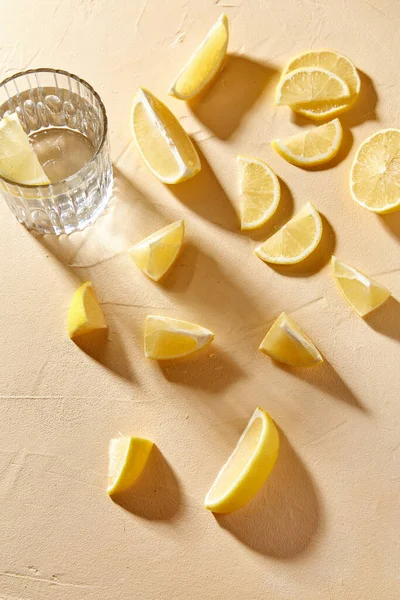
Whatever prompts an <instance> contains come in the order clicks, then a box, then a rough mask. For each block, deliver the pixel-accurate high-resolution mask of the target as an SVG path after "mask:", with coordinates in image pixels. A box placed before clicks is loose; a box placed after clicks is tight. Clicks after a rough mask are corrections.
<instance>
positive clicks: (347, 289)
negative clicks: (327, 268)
mask: <svg viewBox="0 0 400 600" xmlns="http://www.w3.org/2000/svg"><path fill="white" fill-rule="evenodd" d="M331 264H332V272H333V277H334V279H335V282H336V284H337V286H338V288H339V290H340V292H341V293H342V295H343V297H344V298H345V300H347V302H348V303H349V304H350V306H351V307H352V308H353V309H354V310H355V311H356V313H357V314H358V315H360V317H365V316H366V315H368V314H369V313H370V312H372V311H373V310H375V309H376V308H378V307H379V306H381V305H382V304H383V303H384V302H386V300H387V299H388V298H389V297H390V296H391V293H390V291H389V290H388V289H387V288H385V287H384V286H383V285H381V284H380V283H378V282H377V281H375V279H372V278H371V277H368V276H367V275H365V274H364V273H362V272H361V271H358V269H355V268H354V267H350V265H346V263H344V262H343V261H341V260H339V259H337V258H336V256H332V259H331Z"/></svg>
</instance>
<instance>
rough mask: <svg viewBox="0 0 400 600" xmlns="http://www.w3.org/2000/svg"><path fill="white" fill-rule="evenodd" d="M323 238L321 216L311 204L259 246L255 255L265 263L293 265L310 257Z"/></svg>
mask: <svg viewBox="0 0 400 600" xmlns="http://www.w3.org/2000/svg"><path fill="white" fill-rule="evenodd" d="M321 237H322V220H321V216H320V214H319V212H318V211H317V209H316V208H314V206H313V205H312V204H311V202H309V203H308V204H306V205H305V206H304V208H302V209H301V211H300V212H298V213H297V215H295V216H294V217H293V218H292V219H291V220H290V221H289V222H288V223H286V225H284V226H283V227H282V228H281V229H279V231H277V232H276V233H274V235H273V236H271V237H270V238H268V240H266V241H265V242H263V243H262V244H260V245H259V246H257V248H256V249H255V253H256V254H257V256H258V257H259V258H261V260H264V261H265V262H270V263H276V264H278V265H293V264H295V263H298V262H300V261H302V260H304V259H305V258H306V257H307V256H309V255H310V254H311V252H313V251H314V250H315V249H316V247H317V246H318V244H319V242H320V241H321Z"/></svg>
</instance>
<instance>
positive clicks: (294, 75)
mask: <svg viewBox="0 0 400 600" xmlns="http://www.w3.org/2000/svg"><path fill="white" fill-rule="evenodd" d="M349 96H350V90H349V86H348V85H347V83H345V82H344V81H343V79H341V78H340V77H338V76H337V75H335V73H332V72H331V71H328V70H327V69H322V68H317V67H302V68H300V69H295V70H294V71H289V73H286V75H284V76H283V77H281V79H280V81H279V83H278V87H277V89H276V96H275V103H276V105H277V106H283V105H289V106H295V105H302V104H309V105H314V104H315V103H319V102H326V101H329V102H330V101H332V100H342V99H344V98H349Z"/></svg>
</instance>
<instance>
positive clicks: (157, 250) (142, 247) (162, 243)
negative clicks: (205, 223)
mask: <svg viewBox="0 0 400 600" xmlns="http://www.w3.org/2000/svg"><path fill="white" fill-rule="evenodd" d="M184 234H185V224H184V221H183V220H182V221H176V223H171V225H167V226H166V227H163V228H162V229H160V230H159V231H156V232H155V233H153V234H152V235H149V236H148V237H147V238H145V239H144V240H142V241H141V242H139V243H138V244H135V246H132V248H130V249H129V250H128V252H129V254H130V256H131V259H132V260H133V262H134V263H135V265H136V266H137V267H139V269H141V271H143V273H145V274H146V275H147V276H148V277H150V279H152V280H153V281H159V280H160V279H161V278H162V277H163V276H164V275H165V274H166V273H167V272H168V271H169V269H170V268H171V267H172V265H173V264H174V262H175V260H176V258H177V256H178V254H179V251H180V249H181V247H182V243H183V236H184Z"/></svg>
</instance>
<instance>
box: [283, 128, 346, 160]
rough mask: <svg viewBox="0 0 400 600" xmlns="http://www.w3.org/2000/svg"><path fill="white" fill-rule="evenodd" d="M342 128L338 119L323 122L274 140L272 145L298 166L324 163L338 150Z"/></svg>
mask: <svg viewBox="0 0 400 600" xmlns="http://www.w3.org/2000/svg"><path fill="white" fill-rule="evenodd" d="M342 139H343V129H342V126H341V124H340V121H339V119H334V121H331V122H330V123H325V124H324V125H320V126H319V127H315V128H314V129H309V130H308V131H305V132H304V133H299V134H297V135H293V136H291V137H289V138H286V139H284V140H274V141H273V142H272V147H273V148H274V150H276V151H277V152H278V154H280V155H281V156H282V157H283V158H284V159H285V160H287V161H288V162H290V163H292V164H293V165H297V166H298V167H314V166H315V165H321V164H323V163H326V162H328V161H330V160H332V158H333V157H334V156H336V154H337V153H338V152H339V148H340V144H341V143H342Z"/></svg>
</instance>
